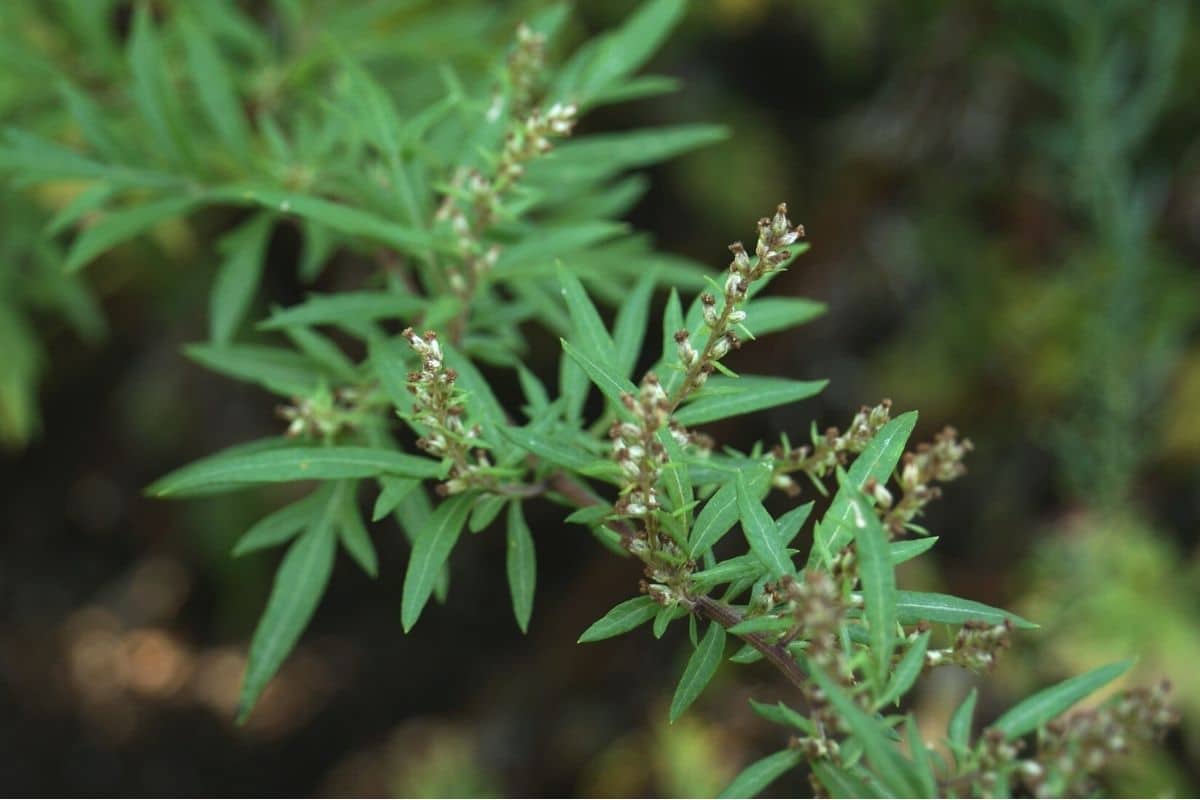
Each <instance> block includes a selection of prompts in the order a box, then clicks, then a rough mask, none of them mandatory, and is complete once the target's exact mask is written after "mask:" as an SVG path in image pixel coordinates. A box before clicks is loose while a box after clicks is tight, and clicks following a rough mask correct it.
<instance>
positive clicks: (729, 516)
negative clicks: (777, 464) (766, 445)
mask: <svg viewBox="0 0 1200 800" xmlns="http://www.w3.org/2000/svg"><path fill="white" fill-rule="evenodd" d="M738 474H739V475H740V474H742V472H739V473H738ZM770 481H771V470H770V469H768V468H766V467H765V466H762V465H760V466H759V468H757V469H754V470H751V472H750V477H749V478H748V479H747V486H748V488H749V489H750V493H751V494H752V495H753V496H754V498H755V499H756V500H757V499H758V498H759V497H761V496H762V494H763V492H765V491H766V489H767V486H768V484H769V483H770ZM737 521H738V488H737V480H736V479H734V480H730V481H729V482H728V483H726V484H724V485H722V486H721V488H720V489H718V490H717V491H716V492H715V493H714V494H713V496H712V497H710V498H708V502H706V503H705V504H704V507H703V508H701V509H700V513H699V514H697V515H696V524H695V525H693V526H692V533H691V537H690V540H689V544H688V555H690V556H692V557H693V558H695V557H696V556H699V555H700V554H702V553H703V552H704V551H705V550H707V549H708V548H710V547H712V546H713V545H715V544H716V543H717V542H718V541H720V540H721V537H722V536H724V535H725V534H726V533H728V532H729V529H730V528H732V527H733V525H734V523H736V522H737Z"/></svg>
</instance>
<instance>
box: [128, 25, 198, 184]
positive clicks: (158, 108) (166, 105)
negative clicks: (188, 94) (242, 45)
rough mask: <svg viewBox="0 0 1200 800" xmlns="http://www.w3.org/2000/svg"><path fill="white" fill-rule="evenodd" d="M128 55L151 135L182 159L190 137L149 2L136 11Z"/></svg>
mask: <svg viewBox="0 0 1200 800" xmlns="http://www.w3.org/2000/svg"><path fill="white" fill-rule="evenodd" d="M127 55H128V59H129V70H130V72H131V73H132V77H133V81H132V83H131V94H132V95H133V101H134V104H135V105H136V106H137V109H138V112H139V113H140V114H141V116H142V119H143V120H144V121H145V123H146V127H147V128H149V130H150V137H151V139H153V140H154V144H155V145H156V146H157V150H158V152H159V153H160V154H162V155H164V156H168V157H170V158H171V159H173V160H175V161H178V160H180V159H182V158H183V156H184V147H185V144H186V143H187V142H188V141H189V139H188V138H187V136H186V133H187V131H185V130H184V129H183V126H182V125H181V124H180V123H181V120H180V119H179V105H178V99H177V98H178V95H177V94H176V93H175V91H174V89H173V87H170V86H168V80H169V76H170V71H169V70H168V69H167V68H166V62H165V59H164V58H163V53H162V48H161V42H160V41H159V38H158V32H157V31H156V30H155V29H154V22H153V19H152V17H151V14H150V6H149V5H148V4H145V3H139V4H138V6H137V9H136V10H135V11H134V15H133V28H132V30H131V31H130V34H129V46H128V52H127Z"/></svg>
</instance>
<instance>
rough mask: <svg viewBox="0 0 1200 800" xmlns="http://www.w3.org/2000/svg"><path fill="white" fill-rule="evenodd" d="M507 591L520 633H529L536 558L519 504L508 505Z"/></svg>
mask: <svg viewBox="0 0 1200 800" xmlns="http://www.w3.org/2000/svg"><path fill="white" fill-rule="evenodd" d="M506 567H507V570H508V588H509V591H510V593H511V594H512V605H513V615H514V616H515V617H516V618H517V625H518V626H519V627H520V628H521V632H522V633H525V632H527V631H528V630H529V616H530V614H532V613H533V591H534V587H535V586H536V585H537V555H536V553H535V551H534V548H533V535H532V534H531V533H530V532H529V526H528V525H527V524H526V523H525V515H524V514H523V513H522V511H521V503H520V502H519V501H517V500H514V501H512V503H510V504H509V506H508V559H507V563H506Z"/></svg>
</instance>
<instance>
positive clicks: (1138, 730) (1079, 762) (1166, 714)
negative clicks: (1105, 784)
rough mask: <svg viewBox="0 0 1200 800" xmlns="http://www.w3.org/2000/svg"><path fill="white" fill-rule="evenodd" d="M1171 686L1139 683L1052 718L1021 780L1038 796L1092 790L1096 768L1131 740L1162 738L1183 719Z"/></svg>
mask: <svg viewBox="0 0 1200 800" xmlns="http://www.w3.org/2000/svg"><path fill="white" fill-rule="evenodd" d="M1169 692H1170V685H1169V684H1168V683H1166V682H1163V683H1161V684H1159V685H1158V686H1156V687H1155V688H1153V689H1135V690H1133V691H1130V692H1125V693H1122V694H1120V695H1117V696H1116V697H1114V698H1113V699H1112V700H1110V701H1109V702H1107V703H1105V704H1104V705H1103V706H1101V707H1100V708H1097V709H1089V710H1085V711H1076V712H1074V713H1072V714H1070V715H1068V716H1064V717H1060V718H1058V719H1056V720H1054V721H1052V722H1050V723H1049V724H1048V725H1047V726H1046V733H1045V735H1044V736H1043V737H1042V739H1041V741H1040V742H1039V745H1038V752H1037V755H1036V756H1035V757H1034V758H1033V759H1030V760H1029V761H1026V762H1023V763H1022V765H1021V766H1022V769H1021V770H1020V771H1019V774H1020V775H1021V777H1022V779H1023V782H1024V783H1025V785H1026V786H1027V787H1028V788H1029V790H1030V792H1031V793H1032V794H1033V795H1034V796H1036V797H1051V796H1063V795H1067V796H1072V797H1083V796H1086V795H1089V794H1091V793H1092V792H1093V791H1094V789H1095V787H1094V786H1093V785H1092V780H1091V776H1092V775H1093V774H1095V773H1096V772H1097V771H1098V770H1100V769H1102V768H1103V767H1104V766H1106V765H1107V764H1108V762H1110V761H1111V760H1112V759H1113V758H1114V757H1116V756H1119V755H1122V754H1124V753H1127V752H1129V749H1130V746H1131V745H1133V744H1137V743H1144V742H1154V741H1160V740H1161V739H1162V737H1163V736H1165V735H1166V731H1167V729H1168V728H1170V727H1171V726H1173V725H1175V724H1177V723H1178V722H1179V714H1178V712H1177V711H1175V710H1174V709H1173V708H1171V707H1170V706H1169V705H1168V704H1167V694H1168V693H1169Z"/></svg>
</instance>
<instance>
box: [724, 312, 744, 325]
mask: <svg viewBox="0 0 1200 800" xmlns="http://www.w3.org/2000/svg"><path fill="white" fill-rule="evenodd" d="M728 319H729V324H730V325H737V324H738V323H740V322H744V321H745V319H746V312H745V311H742V310H740V309H739V310H738V311H730V312H729V317H728Z"/></svg>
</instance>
